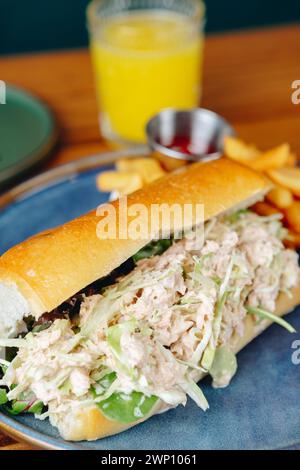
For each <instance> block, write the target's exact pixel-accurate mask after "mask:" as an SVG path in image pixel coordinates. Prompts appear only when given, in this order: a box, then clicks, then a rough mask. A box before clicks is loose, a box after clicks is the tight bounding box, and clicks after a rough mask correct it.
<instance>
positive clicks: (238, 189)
mask: <svg viewBox="0 0 300 470" xmlns="http://www.w3.org/2000/svg"><path fill="white" fill-rule="evenodd" d="M270 187H271V185H270V183H269V181H268V180H266V179H265V178H264V177H263V176H261V175H259V174H257V173H256V172H254V171H253V170H251V169H249V168H246V167H244V166H241V165H239V164H237V163H235V162H233V161H230V160H227V159H225V158H222V159H220V160H216V161H212V162H207V163H197V164H193V165H189V166H187V167H184V168H180V169H179V170H178V171H176V172H175V173H173V174H169V175H166V176H164V177H163V178H161V179H159V180H157V181H155V182H153V183H151V184H149V185H148V186H147V187H146V188H144V189H141V190H138V191H136V192H135V193H133V194H131V195H129V196H128V206H130V205H133V204H143V205H144V206H145V207H146V208H147V209H148V210H149V211H150V209H151V205H152V204H158V205H161V204H168V205H169V206H171V205H173V204H179V205H180V206H183V205H184V204H192V205H195V204H203V206H204V220H203V219H201V220H198V219H197V217H196V216H195V213H193V215H192V216H191V217H190V218H189V219H185V221H184V223H182V221H179V220H175V222H174V227H173V228H174V231H180V230H182V231H184V230H187V229H191V228H193V227H195V226H197V225H199V224H201V223H203V222H204V221H208V220H210V219H212V218H214V217H217V216H220V215H223V214H230V213H232V212H235V211H237V210H239V209H244V208H247V207H249V206H251V205H252V204H254V203H256V202H257V201H259V200H262V199H263V198H264V196H265V194H266V193H267V192H268V191H269V190H270ZM112 204H113V206H114V208H115V210H116V216H117V217H116V220H117V223H118V224H122V220H121V221H119V215H120V206H119V203H118V201H115V202H113V203H112ZM102 208H103V207H102ZM104 208H105V206H104ZM98 223H99V216H98V215H97V212H96V211H92V212H90V213H88V214H86V215H84V216H82V217H80V218H78V219H75V220H73V221H71V222H69V223H67V224H65V225H63V226H61V227H58V228H55V229H52V230H48V231H45V232H43V233H41V234H39V235H36V236H34V237H32V238H31V239H29V240H27V241H25V242H23V243H21V244H20V245H18V246H16V247H14V248H12V249H11V250H9V251H8V252H7V253H5V254H4V255H3V256H2V257H1V258H0V337H1V336H3V334H4V335H7V336H14V335H16V334H17V333H18V332H19V331H21V330H22V326H23V325H22V321H23V317H24V316H27V315H33V316H34V317H35V318H36V319H38V318H39V317H40V316H41V315H42V314H44V313H45V312H51V311H52V310H54V309H56V308H57V307H59V306H60V305H61V304H63V302H65V301H66V300H67V299H69V298H71V297H72V296H74V295H75V294H77V293H78V292H80V291H81V290H82V289H84V288H85V287H87V286H89V285H90V284H92V283H93V282H95V281H97V280H99V279H102V278H104V277H105V276H107V275H109V274H110V273H111V272H112V271H113V270H115V269H116V268H118V267H119V266H120V265H122V264H123V263H124V262H125V261H127V260H128V259H129V258H131V257H132V256H133V255H135V254H136V253H137V252H138V251H139V250H140V249H142V248H143V247H144V246H145V245H147V244H148V243H149V242H150V241H151V238H148V239H138V240H135V239H130V238H127V239H121V238H118V237H117V238H114V239H101V238H99V237H98V236H97V225H98ZM118 228H119V227H118V225H117V230H118ZM167 228H169V227H166V225H165V221H164V220H163V219H161V221H160V225H159V226H158V227H157V230H158V232H157V235H159V234H160V235H162V234H163V233H164V231H165V230H166V229H167ZM295 284H296V282H295V283H294V284H293V285H295ZM292 294H293V295H292V297H289V296H287V295H286V294H280V296H279V297H278V299H277V303H276V305H277V308H276V312H275V313H276V315H278V316H283V315H284V314H286V313H288V312H289V311H291V310H292V309H293V308H294V307H295V306H296V305H297V304H298V303H299V302H300V286H298V287H296V288H295V289H293V291H292ZM101 315H102V313H101ZM244 323H245V324H244V327H245V328H244V334H243V336H242V337H241V338H235V337H232V338H231V340H230V343H229V345H230V346H231V349H232V351H234V352H235V353H237V352H238V351H239V350H240V349H242V348H243V347H244V346H246V345H247V344H248V343H249V342H250V341H251V340H252V339H254V338H255V337H256V336H257V335H258V334H260V333H261V332H262V331H263V330H264V329H265V328H267V327H268V326H269V324H270V323H271V322H269V321H265V320H263V321H261V322H260V323H259V325H257V324H256V322H255V319H254V317H253V316H252V315H247V316H246V317H245V320H244ZM1 325H4V328H3V326H1ZM3 331H4V333H3ZM206 370H208V369H206ZM203 376H204V374H203V373H199V372H198V371H197V376H196V377H195V379H196V381H199V380H200V379H201V378H203ZM170 408H172V406H169V405H167V404H166V403H164V402H163V401H161V400H158V401H157V402H156V404H155V405H154V407H153V409H152V411H151V413H150V414H149V415H147V416H146V417H144V418H143V419H140V420H137V421H135V422H134V423H131V424H122V423H119V422H117V421H113V420H109V419H107V418H106V417H105V416H104V414H103V413H102V412H101V410H100V408H99V407H98V406H97V405H96V404H95V403H94V404H91V405H90V404H89V405H86V406H80V401H78V406H75V407H70V408H68V410H67V411H64V412H63V413H53V414H50V422H51V424H53V425H54V426H56V427H57V428H58V430H59V432H60V434H61V436H62V437H63V438H64V439H66V440H71V441H81V440H96V439H99V438H103V437H105V436H109V435H113V434H117V433H119V432H122V431H124V430H126V429H128V428H130V427H132V426H134V425H136V424H139V423H140V422H141V421H145V420H146V419H148V418H149V417H150V416H152V415H154V414H157V413H161V412H163V411H167V410H168V409H170ZM139 416H141V415H139Z"/></svg>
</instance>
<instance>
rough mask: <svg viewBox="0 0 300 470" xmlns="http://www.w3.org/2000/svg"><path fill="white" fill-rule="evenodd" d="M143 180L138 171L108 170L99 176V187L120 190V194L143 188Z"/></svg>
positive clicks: (102, 189)
mask: <svg viewBox="0 0 300 470" xmlns="http://www.w3.org/2000/svg"><path fill="white" fill-rule="evenodd" d="M142 186H143V181H142V178H141V176H140V175H139V174H138V173H136V172H130V171H127V172H126V171H106V172H104V173H100V175H99V176H98V178H97V187H98V188H99V189H100V191H105V192H110V191H118V192H120V194H129V193H130V192H133V191H136V190H137V189H140V188H142Z"/></svg>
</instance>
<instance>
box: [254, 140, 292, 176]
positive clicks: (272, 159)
mask: <svg viewBox="0 0 300 470" xmlns="http://www.w3.org/2000/svg"><path fill="white" fill-rule="evenodd" d="M289 156H290V146H289V145H288V144H282V145H279V146H278V147H275V148H273V149H271V150H268V151H267V152H264V153H262V154H261V155H260V156H259V157H257V158H254V159H252V160H249V161H247V162H245V165H249V166H250V167H251V168H253V169H254V170H256V171H267V170H272V169H276V168H282V167H284V166H285V165H286V163H287V161H288V158H289Z"/></svg>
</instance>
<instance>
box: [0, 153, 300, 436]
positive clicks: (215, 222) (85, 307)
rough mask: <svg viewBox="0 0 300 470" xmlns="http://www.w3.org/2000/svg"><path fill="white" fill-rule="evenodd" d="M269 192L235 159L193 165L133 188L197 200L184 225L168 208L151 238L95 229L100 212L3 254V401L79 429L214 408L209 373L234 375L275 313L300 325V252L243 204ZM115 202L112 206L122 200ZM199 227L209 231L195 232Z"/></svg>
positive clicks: (71, 432) (147, 202)
mask: <svg viewBox="0 0 300 470" xmlns="http://www.w3.org/2000/svg"><path fill="white" fill-rule="evenodd" d="M269 190H270V183H269V181H267V180H266V179H265V178H264V177H262V176H261V175H259V174H257V173H255V172H254V171H253V170H251V169H249V168H246V167H244V166H241V165H239V164H238V163H235V162H233V161H229V160H227V159H224V158H222V159H220V160H217V161H212V162H206V163H196V164H193V165H189V166H187V167H184V168H181V169H180V170H178V171H177V172H175V173H173V174H168V175H166V176H164V177H162V178H161V179H159V180H157V181H154V182H152V183H151V184H149V185H148V186H147V187H145V188H143V189H140V190H138V191H136V192H135V193H133V194H131V195H129V196H128V200H127V204H128V205H130V204H137V203H138V204H143V205H144V206H145V207H146V208H150V206H151V204H153V203H154V202H155V203H156V204H168V205H172V204H174V203H176V204H177V205H179V206H183V205H184V204H186V203H190V204H203V206H204V217H203V218H202V220H200V219H199V218H197V217H196V216H191V217H190V218H187V219H185V220H184V221H183V222H182V220H175V221H174V225H173V230H174V233H175V231H180V230H181V231H182V233H183V235H182V237H175V236H174V233H173V234H172V236H171V237H169V238H167V237H166V231H165V228H166V227H165V223H166V221H165V219H162V220H161V221H160V223H159V226H158V227H157V232H156V233H155V237H154V235H153V234H151V237H150V236H147V237H144V238H136V239H131V238H125V237H115V238H109V237H108V238H106V237H101V236H99V231H98V230H97V226H98V223H99V210H98V211H93V212H90V213H88V214H87V215H84V216H83V217H80V218H78V219H75V220H73V221H71V222H69V223H67V224H65V225H63V226H61V227H58V228H55V229H52V230H48V231H46V232H43V233H41V234H39V235H36V236H34V237H32V238H30V239H29V240H27V241H25V242H23V243H21V244H20V245H18V246H15V247H14V248H12V249H10V250H9V251H8V252H7V253H5V254H3V255H2V256H1V258H0V348H2V350H4V349H5V351H6V357H5V358H4V359H0V363H1V368H2V373H1V375H0V403H1V405H2V408H3V409H4V410H5V412H7V413H11V414H14V415H16V414H19V413H32V414H34V415H35V417H36V418H37V419H41V420H43V419H49V420H50V422H51V424H52V425H53V426H55V427H57V428H58V430H59V432H60V434H61V436H62V437H63V438H64V439H66V440H72V441H80V440H95V439H99V438H103V437H105V436H109V435H112V434H116V433H119V432H121V431H124V430H126V429H128V428H130V427H132V426H134V425H136V424H138V423H140V422H142V421H145V420H147V419H148V418H150V417H151V416H152V415H154V414H156V413H161V412H163V411H167V410H169V409H171V408H174V407H176V406H178V405H185V404H186V401H187V399H188V397H190V398H191V399H192V400H194V401H195V402H196V403H197V405H198V406H199V408H200V409H201V410H203V411H206V410H207V409H208V408H209V404H208V402H207V400H206V398H205V395H204V393H203V392H202V390H201V385H200V384H199V383H198V382H199V380H200V379H201V378H202V377H204V376H205V375H206V374H209V375H210V376H211V377H212V385H213V386H214V387H226V386H228V384H229V383H230V381H231V379H232V378H233V376H234V375H235V373H236V371H237V359H236V354H237V352H238V351H239V350H240V349H241V348H243V347H244V346H245V345H246V344H248V343H249V342H250V341H251V340H252V339H253V338H255V337H256V336H257V335H258V334H260V333H261V332H262V331H264V330H265V329H266V328H267V327H268V326H269V325H270V324H271V323H272V322H275V323H277V324H278V325H279V326H281V327H284V328H285V329H286V330H288V332H290V333H293V332H294V331H295V330H294V328H293V326H292V325H290V324H289V323H288V322H287V321H286V320H284V319H283V318H282V317H283V315H285V314H286V313H288V312H290V311H291V310H292V309H293V308H294V307H295V306H296V305H297V304H298V303H299V302H300V286H299V281H300V277H299V267H298V255H297V253H296V252H295V251H293V250H290V249H286V248H285V246H284V243H283V240H284V238H285V236H286V231H285V229H284V228H283V226H282V223H281V220H280V217H281V216H280V215H277V214H273V215H271V216H268V217H262V216H259V215H257V214H255V213H254V212H253V211H252V210H251V209H249V208H250V207H251V206H252V205H253V204H255V203H256V202H257V201H259V200H262V199H263V198H264V196H265V194H266V193H267V192H268V191H269ZM111 204H112V206H113V207H114V208H115V210H116V213H117V215H118V214H119V212H120V204H119V201H114V202H113V203H111ZM100 209H101V207H100ZM102 209H103V207H102ZM117 220H119V219H118V218H117ZM118 223H119V224H121V225H122V219H120V220H119V222H118ZM200 226H201V227H202V229H203V237H202V238H201V241H199V240H200V239H199V237H194V238H193V237H191V236H188V234H189V233H190V232H192V231H193V230H194V229H195V227H200ZM185 229H186V230H185ZM189 231H190V232H189ZM194 232H195V233H196V231H194Z"/></svg>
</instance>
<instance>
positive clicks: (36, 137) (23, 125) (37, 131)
mask: <svg viewBox="0 0 300 470" xmlns="http://www.w3.org/2000/svg"><path fill="white" fill-rule="evenodd" d="M56 139H57V130H56V125H55V122H54V119H53V116H52V114H51V113H50V111H49V109H48V108H47V107H46V106H45V105H44V104H43V103H42V102H41V101H40V100H38V99H37V98H36V97H34V96H32V95H31V94H29V93H27V92H25V91H23V90H20V89H18V88H15V87H12V86H8V87H7V90H6V104H0V188H2V187H3V186H5V185H7V183H9V182H12V180H13V179H16V178H17V177H19V176H20V175H21V174H23V173H24V172H26V171H28V170H29V169H31V168H32V167H33V166H35V165H37V164H38V163H40V162H41V161H42V160H43V159H45V158H46V157H47V156H48V155H49V152H50V150H51V149H52V148H53V146H54V144H55V142H56Z"/></svg>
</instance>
